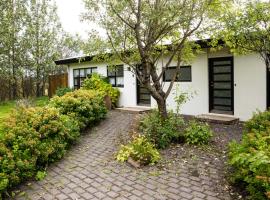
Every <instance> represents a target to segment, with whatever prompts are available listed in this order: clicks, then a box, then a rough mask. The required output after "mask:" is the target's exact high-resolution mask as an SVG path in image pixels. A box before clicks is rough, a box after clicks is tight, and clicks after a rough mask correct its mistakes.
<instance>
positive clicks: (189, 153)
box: [16, 111, 231, 200]
mask: <svg viewBox="0 0 270 200" xmlns="http://www.w3.org/2000/svg"><path fill="white" fill-rule="evenodd" d="M135 117H136V115H135V114H128V113H122V112H116V111H112V112H110V113H109V114H108V118H107V119H106V120H105V121H103V122H101V124H100V125H99V126H97V127H96V128H94V129H92V130H90V131H89V133H86V134H85V135H83V136H82V137H81V139H80V140H79V142H78V143H77V144H76V145H75V146H74V147H73V148H72V149H71V150H69V151H68V153H67V154H66V156H65V157H64V158H63V159H62V160H61V161H59V162H57V163H54V164H52V165H51V166H50V167H49V168H48V175H47V176H46V178H45V179H44V180H43V181H39V182H37V181H33V182H29V183H26V184H23V186H21V187H20V188H19V190H20V191H24V192H22V193H20V195H18V196H17V197H16V199H33V200H50V199H59V200H64V199H74V200H75V199H78V200H79V199H103V200H107V199H119V200H120V199H128V200H135V199H145V200H151V199H181V200H189V199H193V200H202V199H204V200H230V199H231V197H230V196H229V192H228V191H227V190H226V189H225V188H226V181H224V172H223V171H224V164H223V163H224V160H223V159H222V158H220V153H215V152H214V153H213V151H212V150H207V149H206V150H202V149H199V148H198V149H197V148H194V147H192V148H191V147H189V146H185V145H184V146H183V145H174V146H172V147H171V148H170V149H168V150H164V151H162V156H163V160H162V161H161V162H160V163H159V164H158V165H156V166H149V167H145V168H143V169H134V168H132V167H131V166H129V165H127V164H125V163H124V164H119V163H117V162H116V161H115V160H114V154H115V152H116V151H117V149H118V148H119V144H118V142H119V138H121V137H122V135H125V134H126V133H127V132H128V130H129V129H130V126H131V124H132V122H133V121H134V118H135ZM120 136H121V137H120Z"/></svg>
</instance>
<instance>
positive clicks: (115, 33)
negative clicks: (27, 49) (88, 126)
mask: <svg viewBox="0 0 270 200" xmlns="http://www.w3.org/2000/svg"><path fill="white" fill-rule="evenodd" d="M84 2H85V7H86V9H87V10H88V12H87V13H85V16H84V18H85V19H86V20H90V21H94V22H95V23H96V24H98V25H99V26H100V27H102V28H104V29H105V30H106V33H107V40H108V42H107V44H108V45H107V50H106V51H107V52H110V53H112V54H113V56H111V55H110V59H111V60H117V61H118V62H119V61H122V62H124V63H126V64H128V65H129V66H130V67H131V69H132V71H133V73H134V74H136V77H137V79H138V80H139V82H140V83H141V84H142V85H143V86H145V87H146V88H147V89H148V91H149V92H150V94H151V96H152V97H153V98H154V99H155V100H156V102H157V104H158V109H159V112H160V114H161V115H162V117H163V118H166V117H167V107H166V99H167V98H168V96H169V94H170V92H171V90H172V87H173V85H174V82H175V80H176V78H177V76H178V72H179V69H180V65H181V64H183V62H188V61H189V60H190V58H191V57H192V56H193V54H194V51H193V48H194V46H195V45H194V44H192V43H191V41H192V40H194V39H195V38H198V37H199V36H200V35H201V34H202V33H203V31H206V28H207V27H208V25H210V23H209V20H207V19H209V17H211V16H213V14H214V13H215V12H218V10H219V9H221V8H224V6H222V5H221V2H225V1H219V0H153V1H149V0H117V1H116V0H100V1H96V0H84ZM205 22H207V23H208V25H207V23H205ZM100 41H101V40H98V41H97V44H98V45H100ZM162 44H169V45H162ZM100 46H102V47H103V45H100ZM102 51H103V52H104V49H102ZM164 56H166V57H167V59H164V60H163V61H164V65H163V66H162V69H161V70H159V69H158V67H157V63H158V61H159V60H160V59H162V58H164ZM102 58H103V59H104V56H103V57H102ZM173 61H175V62H176V65H177V67H176V68H177V69H176V72H175V74H174V75H173V78H172V81H171V82H170V85H169V87H167V88H165V87H164V84H163V83H162V77H163V74H164V72H165V70H166V69H167V68H168V67H169V66H170V65H171V64H172V62H173ZM137 64H140V65H141V68H142V71H139V70H138V68H137Z"/></svg>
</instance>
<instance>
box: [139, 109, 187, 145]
mask: <svg viewBox="0 0 270 200" xmlns="http://www.w3.org/2000/svg"><path fill="white" fill-rule="evenodd" d="M183 125H184V121H183V119H182V118H180V117H179V116H176V115H175V114H174V113H173V112H169V113H168V118H167V119H166V120H163V119H162V117H161V116H160V114H159V112H158V110H153V111H152V112H150V113H149V114H147V115H146V116H145V117H144V118H143V119H142V121H141V122H140V130H141V131H142V132H143V134H144V135H145V136H146V137H147V138H148V139H149V140H150V141H151V142H152V143H153V144H155V145H156V147H157V148H162V149H163V148H166V147H167V146H168V145H169V144H170V143H171V142H172V141H176V140H179V139H180V140H181V138H182V136H183V135H182V134H181V132H180V130H179V129H180V128H182V127H183Z"/></svg>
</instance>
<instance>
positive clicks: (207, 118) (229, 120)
mask: <svg viewBox="0 0 270 200" xmlns="http://www.w3.org/2000/svg"><path fill="white" fill-rule="evenodd" d="M196 118H197V119H198V120H200V121H204V122H210V123H216V124H226V125H230V124H237V123H238V122H239V118H236V117H234V116H231V115H223V114H213V113H209V114H201V115H197V116H196Z"/></svg>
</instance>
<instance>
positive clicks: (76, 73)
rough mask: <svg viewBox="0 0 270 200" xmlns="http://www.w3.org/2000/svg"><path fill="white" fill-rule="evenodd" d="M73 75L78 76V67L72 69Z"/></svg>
mask: <svg viewBox="0 0 270 200" xmlns="http://www.w3.org/2000/svg"><path fill="white" fill-rule="evenodd" d="M73 73H74V74H73V76H74V77H78V76H79V70H78V69H74V71H73Z"/></svg>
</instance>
